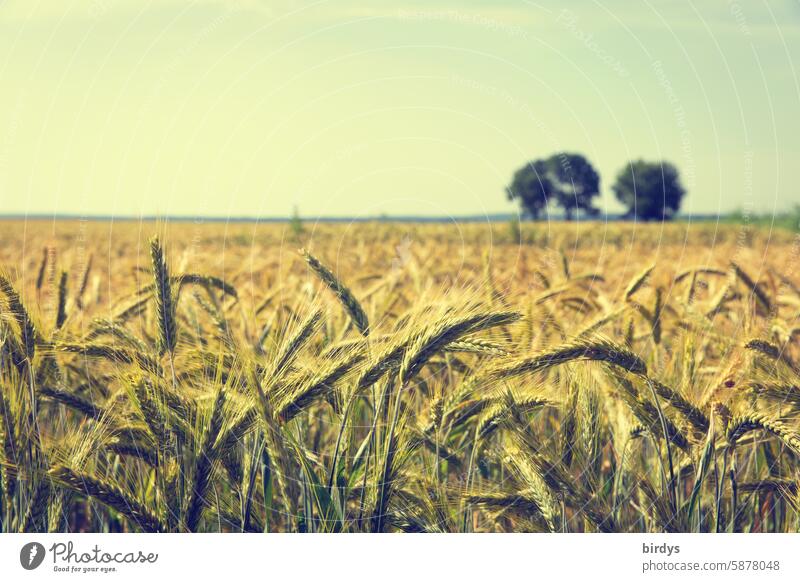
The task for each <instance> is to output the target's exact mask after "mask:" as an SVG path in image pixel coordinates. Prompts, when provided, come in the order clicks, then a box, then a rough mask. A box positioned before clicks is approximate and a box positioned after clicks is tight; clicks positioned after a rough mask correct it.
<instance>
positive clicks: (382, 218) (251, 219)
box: [0, 211, 780, 224]
mask: <svg viewBox="0 0 800 582" xmlns="http://www.w3.org/2000/svg"><path fill="white" fill-rule="evenodd" d="M735 214H736V211H730V212H726V213H721V214H713V213H696V214H678V215H676V216H675V217H674V218H673V219H672V220H670V221H668V222H675V221H684V220H700V221H710V220H717V219H721V218H728V217H731V216H734V215H735ZM754 216H760V215H755V214H754ZM773 216H780V214H774V215H773ZM296 218H299V219H300V221H302V222H324V223H342V222H430V223H443V222H500V221H508V220H512V219H518V220H519V221H520V222H549V221H552V222H602V221H614V222H632V220H631V219H630V218H628V217H626V215H625V214H623V213H607V214H603V215H598V216H593V217H578V218H573V219H569V220H567V219H566V217H565V216H564V215H562V214H555V215H548V216H547V217H545V218H526V217H524V216H522V215H520V214H515V213H499V212H498V213H493V214H483V215H481V214H467V215H457V216H436V215H416V214H398V215H386V214H384V215H374V216H317V217H306V216H299V217H293V216H250V215H236V216H219V215H209V216H202V215H195V216H193V215H190V214H143V215H135V214H120V215H115V214H72V213H52V214H51V213H42V212H37V213H31V214H24V213H0V220H53V221H68V220H77V221H87V222H112V221H121V222H131V221H142V222H156V221H160V220H161V221H164V220H166V221H172V222H196V223H202V222H237V223H259V222H265V223H275V224H279V223H288V222H291V221H292V220H295V219H296ZM640 222H643V221H641V220H640Z"/></svg>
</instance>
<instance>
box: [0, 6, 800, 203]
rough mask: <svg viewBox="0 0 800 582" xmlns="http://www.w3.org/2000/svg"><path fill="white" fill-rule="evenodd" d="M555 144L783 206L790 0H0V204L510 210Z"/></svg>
mask: <svg viewBox="0 0 800 582" xmlns="http://www.w3.org/2000/svg"><path fill="white" fill-rule="evenodd" d="M559 150H567V151H578V152H582V153H584V154H585V155H587V157H588V158H589V159H590V160H591V161H592V162H593V163H594V164H595V165H596V167H597V168H598V169H599V171H600V173H601V176H602V180H603V199H602V202H601V204H600V205H601V206H603V207H604V208H605V209H607V210H608V211H616V210H618V208H619V207H618V206H617V205H616V203H615V201H614V200H613V195H612V193H611V191H610V185H611V183H612V181H613V179H614V176H615V175H616V173H617V172H618V171H619V169H620V168H621V167H622V166H623V165H624V164H625V163H626V161H627V160H629V159H631V158H638V157H643V158H647V159H662V158H664V159H669V160H672V161H673V162H674V163H675V164H676V165H677V166H678V167H679V169H680V170H681V172H682V176H683V181H684V184H685V185H686V187H687V189H688V190H689V195H688V197H687V200H686V205H685V208H684V210H685V211H688V212H702V213H716V212H718V211H728V210H731V209H735V208H745V209H747V208H754V209H756V210H758V211H762V212H770V211H772V210H773V209H774V208H777V209H782V208H786V207H788V206H790V205H792V204H794V203H800V186H798V179H797V172H798V162H800V2H799V1H798V0H748V1H744V0H740V1H739V2H736V1H728V0H687V1H684V2H676V1H674V0H669V1H667V0H642V1H631V0H603V1H599V0H598V1H593V0H576V1H571V2H556V1H553V0H540V1H535V2H527V1H524V0H518V1H511V0H474V1H469V0H460V1H456V0H397V1H395V2H388V1H378V0H372V1H367V0H335V1H316V2H312V1H295V2H290V1H286V0H196V1H191V0H0V201H1V203H2V210H0V212H2V213H56V212H57V213H71V214H86V215H92V214H95V215H96V214H113V215H130V214H133V215H138V214H180V215H221V216H228V215H231V216H242V215H261V216H279V215H288V214H290V213H291V210H292V207H293V206H294V205H297V206H298V207H299V209H300V212H301V214H303V215H304V216H319V215H338V216H367V215H379V214H389V215H393V214H394V215H396V214H424V215H465V214H482V213H497V212H509V211H512V210H513V209H514V205H513V204H512V203H510V202H508V201H507V200H506V199H505V195H504V191H503V188H504V186H505V185H506V184H507V183H508V181H509V179H510V176H511V174H512V173H513V171H514V170H515V169H516V168H517V167H519V166H520V165H522V164H523V163H524V162H526V161H527V160H530V159H533V158H536V157H540V156H546V155H549V154H551V153H553V152H556V151H559Z"/></svg>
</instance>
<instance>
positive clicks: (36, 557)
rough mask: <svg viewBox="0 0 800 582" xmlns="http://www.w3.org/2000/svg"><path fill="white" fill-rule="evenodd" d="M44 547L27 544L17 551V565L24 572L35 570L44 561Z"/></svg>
mask: <svg viewBox="0 0 800 582" xmlns="http://www.w3.org/2000/svg"><path fill="white" fill-rule="evenodd" d="M44 553H45V552H44V546H43V545H42V544H40V543H39V542H28V543H27V544H25V545H24V546H22V549H21V550H20V551H19V563H20V564H22V567H23V568H25V569H26V570H35V569H36V568H38V567H39V566H41V565H42V562H43V561H44Z"/></svg>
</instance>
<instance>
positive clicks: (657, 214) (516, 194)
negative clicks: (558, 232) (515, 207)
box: [506, 152, 686, 220]
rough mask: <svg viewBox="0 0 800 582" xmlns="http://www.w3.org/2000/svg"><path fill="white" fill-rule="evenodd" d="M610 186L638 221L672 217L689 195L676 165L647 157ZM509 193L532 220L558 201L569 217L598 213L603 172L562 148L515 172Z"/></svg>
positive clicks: (510, 197) (581, 157) (628, 213)
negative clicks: (649, 160)
mask: <svg viewBox="0 0 800 582" xmlns="http://www.w3.org/2000/svg"><path fill="white" fill-rule="evenodd" d="M611 189H612V190H613V192H614V194H615V195H616V197H617V200H619V201H620V202H621V203H622V204H624V205H625V207H626V208H627V209H628V210H627V213H626V216H627V217H628V218H637V219H640V220H669V219H670V218H672V217H673V216H674V215H675V214H676V213H677V212H678V209H679V208H680V205H681V200H682V199H683V196H684V195H685V193H686V191H685V190H684V189H683V186H681V183H680V177H679V175H678V170H677V169H676V168H675V166H673V165H672V164H670V163H669V162H646V161H644V160H638V161H634V162H630V163H629V164H628V165H627V166H625V167H624V168H623V169H622V170H621V171H620V172H619V174H618V175H617V179H616V182H615V183H614V185H613V186H612V187H611ZM506 192H507V194H508V197H509V199H510V200H519V201H520V204H521V205H522V209H523V211H524V212H525V213H526V214H527V215H528V216H530V217H532V218H538V217H539V216H540V215H541V214H542V213H543V212H545V211H546V210H547V209H548V207H550V206H556V205H557V206H560V207H561V208H562V209H563V210H564V213H565V214H566V217H567V219H570V220H571V219H572V218H574V217H576V216H577V215H579V214H583V215H585V216H596V215H597V214H599V212H600V211H599V209H597V208H596V207H595V206H594V198H595V197H597V196H599V194H600V176H599V175H598V173H597V171H595V169H594V167H593V166H592V164H591V163H590V162H589V161H588V160H587V159H586V158H585V157H583V156H582V155H580V154H570V153H563V152H562V153H558V154H554V155H552V156H550V157H549V158H546V159H539V160H534V161H532V162H530V163H528V164H526V165H525V166H523V167H522V168H520V169H519V170H517V171H516V172H515V173H514V177H513V179H512V181H511V184H510V185H509V186H508V188H506Z"/></svg>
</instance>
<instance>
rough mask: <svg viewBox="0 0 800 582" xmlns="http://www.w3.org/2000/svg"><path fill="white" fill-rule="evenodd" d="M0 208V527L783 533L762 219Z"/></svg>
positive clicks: (789, 448) (792, 448)
mask: <svg viewBox="0 0 800 582" xmlns="http://www.w3.org/2000/svg"><path fill="white" fill-rule="evenodd" d="M2 226H3V227H2V231H1V232H0V243H2V244H0V259H2V265H3V267H4V268H5V270H4V271H3V274H2V276H0V313H1V314H2V315H1V319H0V341H1V342H2V347H1V348H0V371H1V373H2V377H1V378H0V381H1V383H2V393H1V394H2V398H0V436H1V438H2V447H0V451H1V452H0V459H2V494H1V499H2V503H0V521H1V522H2V531H4V532H15V531H25V532H34V531H55V532H58V531H91V532H109V531H159V532H171V531H172V532H187V531H191V532H193V531H246V532H256V531H257V532H261V531H265V532H267V531H269V532H287V531H290V532H293V531H301V532H318V531H335V532H360V531H370V532H388V531H410V532H414V531H426V532H461V531H468V532H469V531H482V532H529V531H543V532H546V531H550V532H576V531H577V532H581V531H604V532H678V531H686V532H695V531H702V532H714V531H735V532H739V531H748V532H749V531H758V532H785V531H797V530H798V510H800V497H798V490H797V488H798V477H799V476H800V474H799V473H798V471H800V461H799V460H798V455H800V437H798V413H800V388H798V380H799V379H800V378H799V377H798V376H799V375H800V368H799V367H798V366H800V364H798V361H797V358H798V357H800V350H798V341H797V340H798V334H799V333H800V328H798V327H797V315H798V313H799V310H800V273H797V272H796V265H797V264H798V260H797V259H798V257H797V250H798V249H797V246H796V241H795V240H794V239H793V238H792V235H791V234H790V233H788V232H772V233H769V232H767V231H766V230H765V231H763V232H762V231H761V230H758V229H750V230H748V229H741V228H737V227H734V226H716V225H713V224H709V225H691V226H690V225H687V224H685V223H684V224H672V225H648V226H641V225H639V226H637V225H635V224H624V225H623V224H607V225H604V224H598V223H579V224H564V225H547V224H544V223H537V224H525V223H523V224H522V225H519V224H517V225H515V226H514V228H512V229H511V230H510V232H509V229H508V228H507V226H505V225H503V224H499V225H497V224H493V225H486V224H484V225H460V226H458V227H456V226H453V225H420V224H417V225H414V224H382V223H363V224H352V225H321V226H318V227H316V228H314V229H313V230H309V229H307V228H304V227H303V225H293V224H288V225H282V224H275V225H257V226H256V225H253V224H238V225H237V224H231V225H226V226H221V225H219V226H217V225H213V224H209V225H194V224H190V223H184V224H169V225H164V224H155V223H152V224H151V223H141V224H140V223H133V222H131V223H121V224H114V225H113V227H112V225H109V224H108V223H101V222H96V223H94V222H91V223H81V224H78V223H75V222H72V223H71V222H66V221H58V222H56V223H52V222H44V221H42V222H37V221H30V222H27V223H22V222H6V223H3V225H2ZM156 233H157V234H158V236H153V235H155V234H156ZM151 237H152V238H151ZM300 249H303V250H302V251H301V250H300Z"/></svg>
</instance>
